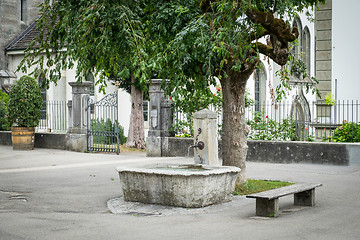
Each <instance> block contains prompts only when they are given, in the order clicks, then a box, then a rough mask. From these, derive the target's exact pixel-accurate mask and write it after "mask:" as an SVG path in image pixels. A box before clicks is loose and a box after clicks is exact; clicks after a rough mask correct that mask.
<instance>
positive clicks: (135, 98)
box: [126, 74, 145, 149]
mask: <svg viewBox="0 0 360 240" xmlns="http://www.w3.org/2000/svg"><path fill="white" fill-rule="evenodd" d="M134 83H135V78H134V75H133V74H131V84H132V85H131V115H130V126H129V134H128V138H127V142H126V146H127V147H131V148H141V149H144V148H145V135H144V115H143V93H142V91H141V90H138V89H137V88H136V87H135V85H134Z"/></svg>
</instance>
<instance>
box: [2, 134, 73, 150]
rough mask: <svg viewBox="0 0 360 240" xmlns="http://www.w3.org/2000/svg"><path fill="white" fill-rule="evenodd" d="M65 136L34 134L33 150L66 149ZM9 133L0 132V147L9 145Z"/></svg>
mask: <svg viewBox="0 0 360 240" xmlns="http://www.w3.org/2000/svg"><path fill="white" fill-rule="evenodd" d="M65 138H66V134H62V133H35V148H49V149H62V150H65V149H66V142H65ZM11 144H12V142H11V132H10V131H0V145H11Z"/></svg>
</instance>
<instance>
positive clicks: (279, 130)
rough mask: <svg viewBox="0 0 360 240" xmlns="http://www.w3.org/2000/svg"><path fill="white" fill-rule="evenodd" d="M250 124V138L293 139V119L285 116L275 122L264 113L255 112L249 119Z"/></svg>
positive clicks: (294, 136) (294, 135) (294, 138)
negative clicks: (251, 118)
mask: <svg viewBox="0 0 360 240" xmlns="http://www.w3.org/2000/svg"><path fill="white" fill-rule="evenodd" d="M247 124H248V125H249V126H250V133H249V135H248V139H250V140H276V141H289V140H290V141H295V140H296V133H295V125H296V123H295V121H294V120H292V119H290V118H286V119H282V121H281V122H276V121H274V120H272V119H270V118H269V117H268V116H265V114H264V113H261V112H255V113H254V117H253V120H249V121H248V122H247Z"/></svg>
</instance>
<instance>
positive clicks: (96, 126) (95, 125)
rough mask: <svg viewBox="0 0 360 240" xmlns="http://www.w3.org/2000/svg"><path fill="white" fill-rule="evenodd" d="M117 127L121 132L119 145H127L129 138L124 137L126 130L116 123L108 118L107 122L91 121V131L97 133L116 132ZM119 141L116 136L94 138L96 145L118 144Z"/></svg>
mask: <svg viewBox="0 0 360 240" xmlns="http://www.w3.org/2000/svg"><path fill="white" fill-rule="evenodd" d="M116 127H117V128H118V130H119V133H118V136H119V143H120V144H124V143H126V140H127V138H126V137H125V135H124V128H123V127H122V126H121V125H120V124H119V123H118V121H115V122H114V123H113V122H112V121H111V120H110V119H109V118H108V119H107V120H106V121H104V119H101V120H98V119H91V130H92V131H96V132H115V129H116ZM116 142H117V139H116V137H114V136H97V135H95V136H94V143H96V144H113V143H116Z"/></svg>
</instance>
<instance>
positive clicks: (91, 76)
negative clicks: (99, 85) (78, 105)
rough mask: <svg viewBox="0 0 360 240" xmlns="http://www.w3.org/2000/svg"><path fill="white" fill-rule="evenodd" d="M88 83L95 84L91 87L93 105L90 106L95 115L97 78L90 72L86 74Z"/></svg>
mask: <svg viewBox="0 0 360 240" xmlns="http://www.w3.org/2000/svg"><path fill="white" fill-rule="evenodd" d="M86 81H89V82H92V83H93V84H92V85H91V87H90V98H91V99H92V101H91V104H90V113H91V114H93V113H94V112H95V105H94V102H95V84H94V82H95V78H94V75H93V74H92V73H91V72H90V71H89V72H88V73H87V74H86Z"/></svg>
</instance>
